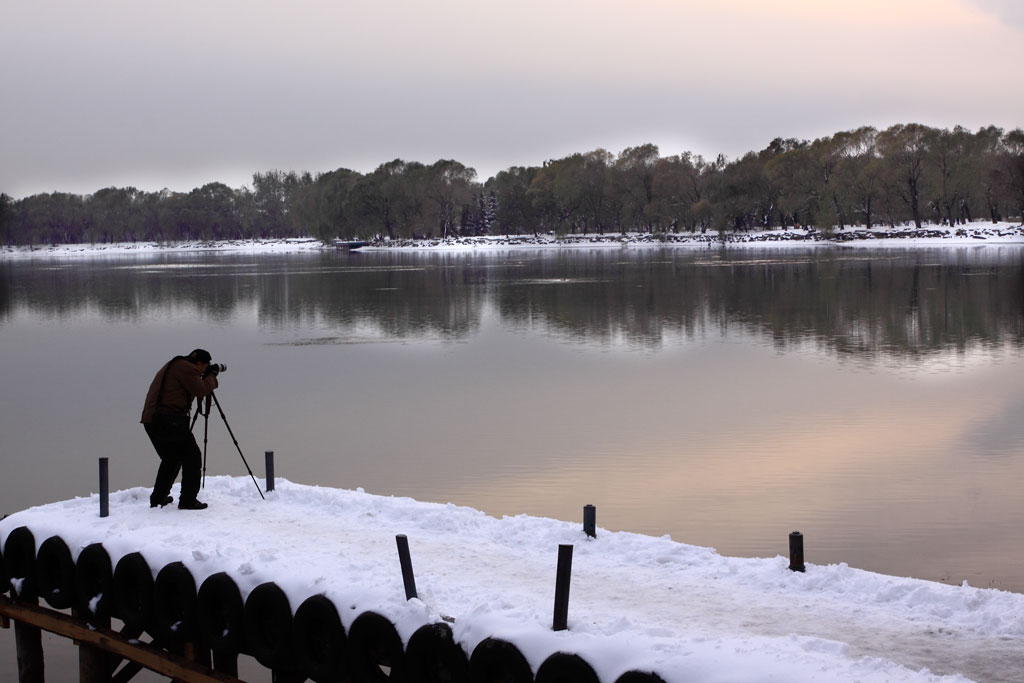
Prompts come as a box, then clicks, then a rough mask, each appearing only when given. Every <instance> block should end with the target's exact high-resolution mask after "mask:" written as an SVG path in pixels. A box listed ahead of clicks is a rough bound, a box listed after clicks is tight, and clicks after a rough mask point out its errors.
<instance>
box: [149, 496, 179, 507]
mask: <svg viewBox="0 0 1024 683" xmlns="http://www.w3.org/2000/svg"><path fill="white" fill-rule="evenodd" d="M173 502H174V497H173V496H165V497H164V499H163V500H157V499H156V498H154V497H153V496H150V497H149V507H151V508H155V507H156V506H157V505H159V506H160V507H163V506H165V505H170V504H171V503H173Z"/></svg>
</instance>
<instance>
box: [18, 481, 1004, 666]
mask: <svg viewBox="0 0 1024 683" xmlns="http://www.w3.org/2000/svg"><path fill="white" fill-rule="evenodd" d="M264 484H265V483H264V482H263V481H260V486H261V487H263V486H264ZM149 493H150V492H149V489H148V488H132V489H128V490H124V491H119V492H115V493H112V494H111V495H110V516H109V517H106V518H100V517H99V499H98V496H97V495H92V496H89V497H81V498H75V499H73V500H67V501H61V502H56V503H51V504H47V505H42V506H38V507H34V508H30V509H28V510H25V511H22V512H18V513H15V514H13V515H11V516H10V517H8V518H6V519H4V520H3V521H2V522H0V538H2V539H4V541H6V537H7V535H8V534H9V533H10V532H11V531H12V530H13V529H15V528H17V527H19V526H27V527H29V529H31V530H32V532H33V534H34V536H35V539H36V542H37V544H41V543H42V541H44V540H45V539H46V538H48V537H49V536H51V535H55V534H56V535H60V536H61V537H62V538H63V539H64V540H65V542H66V543H67V544H68V546H69V547H70V548H71V550H72V554H73V555H76V556H77V554H78V553H79V552H81V550H82V549H83V548H85V547H86V546H87V545H89V544H90V543H94V542H102V543H103V545H104V547H105V548H106V549H107V551H108V552H109V553H110V556H111V559H112V560H113V562H114V563H116V562H117V560H118V559H119V558H120V557H121V556H123V555H125V554H127V553H130V552H134V551H140V552H141V553H142V554H143V556H144V557H145V558H146V560H147V561H148V562H149V564H150V566H151V567H152V568H154V571H157V570H159V568H160V567H162V566H164V565H166V564H168V563H170V562H175V561H181V562H183V563H184V564H185V566H186V567H188V568H189V570H190V571H192V573H193V575H194V577H195V578H196V582H197V585H198V584H199V583H201V582H202V580H203V579H205V578H206V577H207V576H210V575H211V574H214V573H217V572H221V571H223V572H227V573H228V574H229V575H231V577H232V578H233V579H234V580H235V581H236V583H237V584H238V586H239V589H240V591H241V592H242V595H243V597H244V596H246V595H247V594H248V593H249V592H250V591H251V590H252V589H253V588H254V587H256V586H257V585H259V584H261V583H263V582H267V581H274V582H276V583H277V584H278V586H280V587H281V589H282V590H284V591H285V593H286V595H287V596H288V598H289V601H290V603H291V606H292V609H293V610H294V609H295V608H296V607H297V606H298V605H299V604H301V602H302V601H303V600H304V599H305V598H306V597H308V596H310V595H314V594H321V593H322V594H324V595H326V596H327V597H328V598H330V599H331V600H333V601H334V603H335V605H336V606H337V607H338V611H339V613H340V614H341V615H342V621H343V623H344V624H345V626H346V627H348V626H349V625H351V623H352V622H353V621H354V620H355V618H356V617H357V616H358V615H359V614H361V613H362V612H364V611H366V610H373V611H377V612H380V613H382V614H384V615H386V616H387V617H388V618H389V619H391V620H392V621H393V622H394V623H395V625H396V628H397V630H398V632H399V634H400V635H401V637H402V638H403V640H405V641H407V640H408V638H409V637H410V636H411V635H412V633H413V632H414V631H415V630H416V629H417V628H418V627H419V626H421V625H423V624H426V623H432V622H436V621H440V620H441V619H442V618H449V619H451V618H453V619H454V621H453V622H452V629H453V632H454V635H455V637H456V639H457V641H458V642H460V643H461V644H462V646H463V647H464V648H465V649H466V651H467V652H471V651H472V649H473V648H474V647H475V646H476V645H477V643H479V642H480V641H481V640H483V639H484V638H486V637H488V636H495V637H499V638H505V639H508V640H511V641H513V642H515V643H516V644H517V645H518V646H519V648H520V649H521V650H522V652H523V654H524V655H525V657H526V658H527V660H528V661H529V663H530V665H531V666H532V667H533V669H534V671H536V669H537V668H538V667H539V665H540V664H541V662H543V661H544V659H545V658H546V657H548V656H549V655H550V654H552V653H554V652H556V651H563V652H571V653H577V654H579V655H581V656H582V657H583V658H584V659H586V660H587V661H588V662H589V663H590V664H591V666H593V667H594V669H595V671H596V672H597V673H598V675H599V676H600V679H601V680H602V681H607V682H609V683H611V682H612V681H614V680H615V679H616V678H617V677H618V676H619V675H621V674H622V673H623V672H625V671H627V670H630V669H634V668H636V669H641V670H647V671H651V670H653V671H656V672H657V673H658V674H659V675H661V676H662V677H663V678H664V679H665V680H666V681H668V682H669V683H689V682H690V681H693V682H698V681H699V682H702V683H713V682H715V681H722V682H724V681H730V682H733V683H745V682H753V681H783V682H793V683H796V682H798V681H799V682H804V681H861V682H862V683H875V682H881V681H889V682H891V683H892V682H895V683H900V682H907V683H909V682H914V683H917V682H921V681H946V682H950V683H951V682H954V681H957V682H958V681H966V680H972V679H973V680H979V681H995V680H1007V681H1009V680H1016V679H1017V676H1018V674H1019V671H1021V670H1024V595H1021V594H1016V593H1009V592H1004V591H999V590H994V589H981V588H974V587H971V586H968V585H966V583H965V584H964V585H961V586H949V585H944V584H939V583H933V582H928V581H921V580H916V579H909V578H897V577H892V576H885V575H881V574H875V573H871V572H866V571H862V570H858V569H855V568H851V567H848V566H847V565H845V564H838V565H828V566H819V565H815V564H813V563H808V564H807V571H806V573H798V572H792V571H790V570H789V569H788V559H787V558H785V557H782V556H777V557H771V558H734V557H724V556H722V555H719V554H718V553H717V552H715V551H714V550H713V549H711V548H704V547H697V546H691V545H686V544H684V543H680V542H677V541H674V540H672V539H671V538H669V537H667V536H666V537H661V538H654V537H649V536H643V535H639V534H633V533H628V532H609V531H606V530H604V529H598V531H597V538H596V539H590V538H588V537H587V536H586V535H585V534H584V533H583V530H582V525H581V524H580V523H578V522H569V521H559V520H554V519H545V518H538V517H531V516H527V515H517V516H512V517H502V518H500V519H499V518H494V517H490V516H488V515H486V514H484V513H483V512H480V511H478V510H474V509H471V508H466V507H459V506H456V505H454V504H450V503H449V504H438V503H426V502H420V501H416V500H412V499H409V498H395V497H387V496H379V495H372V494H369V493H366V492H364V491H363V490H361V489H357V490H354V491H351V490H340V489H332V488H324V487H317V486H307V485H301V484H295V483H291V482H288V481H285V480H281V479H278V480H277V482H276V490H275V491H272V492H268V493H267V494H266V500H265V501H264V500H261V499H260V496H259V494H258V493H257V491H256V490H255V486H254V485H253V480H252V479H250V478H248V477H210V478H208V479H207V481H206V487H205V490H204V491H203V492H202V495H201V498H202V499H203V500H204V501H206V502H208V503H209V504H210V508H209V509H207V510H204V511H199V512H197V511H181V510H177V509H176V508H175V507H173V506H168V507H166V508H150V507H149ZM172 493H173V495H175V497H177V495H178V490H177V487H176V488H175V490H174V491H172ZM581 512H582V511H581ZM397 534H405V535H406V536H407V537H408V540H409V545H410V549H411V557H412V565H413V567H414V569H415V573H416V585H417V588H418V591H419V598H417V599H413V600H410V601H406V599H405V591H404V584H403V581H402V575H401V571H400V567H399V560H398V552H397V545H396V542H395V536H396V535H397ZM782 543H783V544H784V543H785V539H783V540H782ZM559 544H572V545H573V546H574V554H573V560H572V571H573V575H572V585H571V590H570V601H569V628H568V630H567V631H560V632H554V631H552V630H551V623H552V615H553V606H554V584H555V567H556V562H557V555H558V546H559ZM811 559H813V558H811ZM14 583H15V584H17V581H16V580H15V581H14ZM961 674H965V675H961Z"/></svg>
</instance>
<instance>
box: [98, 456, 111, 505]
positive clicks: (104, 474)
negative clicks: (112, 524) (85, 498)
mask: <svg viewBox="0 0 1024 683" xmlns="http://www.w3.org/2000/svg"><path fill="white" fill-rule="evenodd" d="M108 462H109V459H108V458H100V517H107V516H108V515H109V514H110V480H109V474H110V468H109V464H108Z"/></svg>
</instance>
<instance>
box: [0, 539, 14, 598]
mask: <svg viewBox="0 0 1024 683" xmlns="http://www.w3.org/2000/svg"><path fill="white" fill-rule="evenodd" d="M10 590H11V575H10V574H8V573H7V560H5V559H4V553H3V550H0V595H7V593H8V591H10Z"/></svg>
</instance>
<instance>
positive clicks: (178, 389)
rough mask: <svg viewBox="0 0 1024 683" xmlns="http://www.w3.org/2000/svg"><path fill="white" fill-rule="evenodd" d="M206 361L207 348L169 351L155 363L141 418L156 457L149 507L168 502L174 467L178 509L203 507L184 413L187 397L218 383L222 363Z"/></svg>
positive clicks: (198, 462) (198, 460)
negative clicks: (163, 361) (164, 359)
mask: <svg viewBox="0 0 1024 683" xmlns="http://www.w3.org/2000/svg"><path fill="white" fill-rule="evenodd" d="M210 360H211V356H210V354H209V352H208V351H204V350H203V349H196V350H195V351H193V352H192V353H190V354H188V355H187V356H175V357H174V358H172V359H171V360H170V361H168V362H167V363H166V364H165V365H164V366H163V367H162V368H160V370H159V371H158V372H157V373H156V377H154V378H153V382H152V383H151V384H150V385H149V392H148V393H147V394H146V405H145V408H144V409H143V411H142V420H141V422H142V425H143V426H144V427H145V429H146V434H147V435H149V440H150V441H152V442H153V448H155V449H156V453H157V455H159V456H160V468H159V469H158V470H157V474H156V483H155V484H154V485H153V493H152V494H151V495H150V497H149V506H150V507H156V506H158V505H159V506H160V507H163V506H165V505H167V504H169V503H171V502H173V501H174V498H172V497H171V495H170V492H171V485H172V484H174V480H175V479H176V478H177V477H178V471H179V470H180V471H181V472H182V475H181V497H180V498H179V500H178V509H179V510H204V509H206V503H201V502H199V500H197V499H196V496H197V495H198V494H199V475H200V469H201V468H202V454H201V453H200V452H199V446H198V444H196V439H195V437H194V436H193V435H192V430H191V428H190V425H189V413H190V411H191V408H192V400H193V399H195V398H203V397H205V396H208V395H210V394H211V393H212V392H213V390H214V389H216V388H217V386H218V383H217V374H218V372H219V370H220V369H221V367H222V366H220V365H216V364H214V365H211V364H210Z"/></svg>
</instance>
